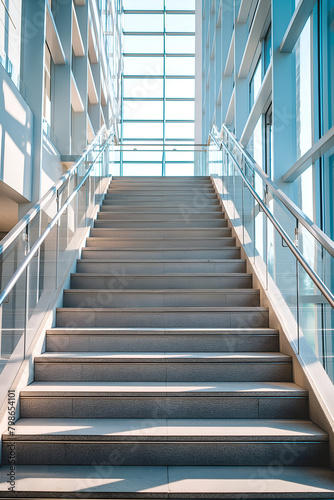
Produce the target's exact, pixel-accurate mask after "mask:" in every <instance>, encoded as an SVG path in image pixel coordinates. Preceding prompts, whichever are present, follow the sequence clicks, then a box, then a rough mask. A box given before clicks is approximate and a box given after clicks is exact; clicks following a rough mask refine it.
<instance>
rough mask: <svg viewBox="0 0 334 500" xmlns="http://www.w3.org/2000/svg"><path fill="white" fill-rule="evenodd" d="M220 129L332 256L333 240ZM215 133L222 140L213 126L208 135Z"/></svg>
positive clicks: (231, 135)
mask: <svg viewBox="0 0 334 500" xmlns="http://www.w3.org/2000/svg"><path fill="white" fill-rule="evenodd" d="M222 130H224V132H226V134H227V135H228V137H229V138H230V139H231V140H232V141H233V143H234V145H235V146H236V147H237V148H238V150H239V151H240V153H241V154H242V155H243V156H244V157H245V158H246V160H247V162H248V163H249V164H250V167H251V168H252V169H253V170H255V172H256V173H257V174H258V175H259V177H261V179H262V180H263V182H264V183H265V184H266V185H267V186H268V187H269V189H270V190H271V191H272V192H273V193H274V195H275V196H276V197H277V198H278V199H279V200H280V201H281V202H282V203H283V205H284V206H285V208H287V210H288V211H289V212H290V213H291V214H292V215H293V216H294V217H295V218H296V219H297V220H298V222H300V224H302V225H303V226H304V227H305V229H307V231H308V232H309V233H311V235H312V236H313V238H315V239H316V240H317V241H318V242H319V243H320V245H321V246H322V247H324V248H325V250H326V251H327V252H328V253H329V254H330V255H331V256H332V257H334V242H333V240H331V239H330V238H329V237H328V236H327V235H326V234H325V233H324V232H323V231H322V230H321V229H320V228H319V227H318V226H317V225H315V224H314V223H313V222H312V221H311V219H310V218H309V217H307V215H306V214H305V213H304V212H303V211H302V210H301V209H300V208H299V207H298V206H297V205H296V204H295V203H294V202H293V201H292V200H290V198H289V197H288V196H287V195H286V194H285V193H283V191H282V190H281V189H279V188H278V187H277V186H276V184H275V183H274V182H273V181H272V180H271V179H270V177H269V176H268V175H267V174H266V173H265V172H264V171H263V170H262V168H260V167H259V166H258V165H257V164H256V162H255V161H254V160H253V158H252V157H251V155H250V154H249V153H248V151H247V150H246V149H245V148H244V147H243V146H242V145H241V144H240V143H239V141H238V140H237V138H236V137H235V135H234V134H233V133H232V132H231V131H230V130H229V129H228V128H227V127H226V125H223V126H222ZM214 133H216V134H217V136H218V137H219V140H220V141H222V137H221V136H222V133H220V134H219V132H218V129H217V128H216V127H213V129H212V132H211V134H210V136H211V137H212V138H213V134H214Z"/></svg>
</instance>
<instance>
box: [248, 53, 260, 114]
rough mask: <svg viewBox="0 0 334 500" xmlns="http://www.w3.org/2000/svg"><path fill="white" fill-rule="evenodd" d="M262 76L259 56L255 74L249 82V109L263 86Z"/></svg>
mask: <svg viewBox="0 0 334 500" xmlns="http://www.w3.org/2000/svg"><path fill="white" fill-rule="evenodd" d="M261 83H262V78H261V57H260V58H259V60H258V62H257V64H256V66H255V70H254V73H253V76H252V78H251V80H250V83H249V110H251V109H252V107H253V104H254V102H255V99H256V97H257V94H258V93H259V90H260V88H261Z"/></svg>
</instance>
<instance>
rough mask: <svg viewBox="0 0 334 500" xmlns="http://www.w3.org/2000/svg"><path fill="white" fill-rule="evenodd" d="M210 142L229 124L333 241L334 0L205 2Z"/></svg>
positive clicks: (205, 103) (205, 129) (205, 126)
mask: <svg viewBox="0 0 334 500" xmlns="http://www.w3.org/2000/svg"><path fill="white" fill-rule="evenodd" d="M201 8H202V13H201V14H200V13H199V12H198V15H201V18H202V31H203V36H202V89H203V91H202V125H201V127H202V140H203V141H205V140H207V137H208V133H209V131H210V129H211V127H212V125H214V124H215V125H217V127H218V128H220V127H221V125H222V124H223V123H225V124H226V125H227V126H228V128H229V129H230V130H231V131H232V132H233V133H234V134H235V135H236V137H237V139H238V140H240V141H241V143H242V144H243V145H244V146H246V147H247V148H248V149H249V151H250V152H251V153H252V155H253V157H254V159H255V160H256V162H257V163H258V165H259V166H260V167H261V168H263V169H264V171H265V172H266V173H267V174H268V175H269V176H270V177H271V178H272V179H273V180H274V182H275V183H276V184H277V185H278V186H279V187H280V189H282V190H283V191H284V192H285V193H286V194H287V195H288V196H289V197H290V198H291V199H292V200H293V201H294V202H295V203H296V204H297V205H298V206H299V207H300V208H301V209H302V210H303V211H304V212H305V214H306V215H308V217H309V218H310V219H311V220H312V221H313V222H315V223H316V224H317V225H318V226H319V227H320V228H321V229H322V230H323V231H324V232H325V233H326V234H327V235H328V236H329V237H330V238H332V239H333V237H334V232H333V223H334V216H333V213H334V212H333V181H334V162H333V158H334V155H333V153H334V149H333V117H334V103H333V88H334V81H333V78H334V74H333V71H334V2H333V0H318V1H316V0H312V1H306V0H300V1H299V0H204V1H203V2H202V5H201Z"/></svg>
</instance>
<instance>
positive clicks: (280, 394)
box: [0, 177, 334, 499]
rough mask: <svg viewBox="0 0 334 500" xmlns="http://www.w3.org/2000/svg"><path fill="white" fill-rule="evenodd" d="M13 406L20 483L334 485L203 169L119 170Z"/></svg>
mask: <svg viewBox="0 0 334 500" xmlns="http://www.w3.org/2000/svg"><path fill="white" fill-rule="evenodd" d="M20 416H21V418H20V419H19V420H18V422H17V423H16V432H15V435H14V436H9V435H5V436H4V440H3V464H6V463H7V460H8V458H9V450H10V448H9V447H8V446H7V445H8V444H9V443H13V442H14V444H15V453H16V464H17V483H16V489H15V496H16V497H19V498H27V497H30V498H50V497H51V496H52V497H53V498H58V497H62V498H124V499H128V498H141V499H146V498H154V499H155V498H174V499H181V498H190V499H191V498H215V499H218V498H225V499H232V498H233V499H234V498H235V499H236V498H241V497H243V498H254V499H255V498H256V499H259V498H277V499H278V498H281V499H282V498H327V499H328V498H334V477H333V476H334V474H333V471H331V470H330V469H329V468H328V437H327V435H326V433H325V432H323V431H322V430H321V429H320V428H319V427H317V426H316V425H314V424H313V423H312V422H311V421H310V420H309V419H308V395H307V392H306V391H305V390H304V389H303V388H301V387H299V386H297V385H296V384H294V383H293V382H292V362H291V358H290V357H289V356H287V355H284V354H282V353H280V352H279V336H278V331H276V330H274V329H272V328H270V327H269V317H268V310H267V308H265V307H261V304H260V294H259V291H258V290H255V289H253V288H252V276H251V275H250V274H248V273H247V272H246V262H245V260H243V259H241V258H240V248H238V247H236V241H235V238H234V237H232V235H231V229H230V228H229V227H228V221H227V220H226V219H225V218H224V214H223V212H222V208H221V206H220V204H219V201H218V198H217V196H216V194H215V191H214V189H213V185H212V183H211V180H210V178H208V177H200V178H183V177H178V178H173V177H165V178H154V177H149V178H131V177H128V178H121V177H116V178H114V179H113V180H112V182H111V183H110V186H109V189H108V193H107V195H106V196H105V199H104V202H103V204H102V206H101V210H100V212H99V214H98V217H97V220H96V221H95V225H94V228H93V229H92V230H91V234H90V237H89V238H88V239H87V244H86V247H85V248H84V249H83V251H82V257H81V259H80V260H78V263H77V272H76V273H75V274H73V275H72V276H71V288H70V289H69V290H65V292H64V303H63V307H62V308H60V309H58V310H57V326H56V328H53V329H52V330H50V331H48V332H47V337H46V352H45V353H43V354H42V355H40V356H38V357H37V358H35V380H34V382H33V383H32V384H30V385H29V386H27V387H26V388H25V389H23V390H22V391H21V393H20ZM7 472H8V470H7V469H6V467H5V466H3V467H2V468H1V489H2V491H1V492H0V497H1V498H5V497H7V496H8V497H10V496H13V493H9V492H7V491H6V490H7V485H6V481H7V478H5V474H6V473H7Z"/></svg>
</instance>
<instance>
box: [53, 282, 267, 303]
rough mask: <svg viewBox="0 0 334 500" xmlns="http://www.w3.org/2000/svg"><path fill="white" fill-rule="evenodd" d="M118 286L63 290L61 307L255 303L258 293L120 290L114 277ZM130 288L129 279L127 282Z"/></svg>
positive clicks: (242, 291) (227, 290)
mask: <svg viewBox="0 0 334 500" xmlns="http://www.w3.org/2000/svg"><path fill="white" fill-rule="evenodd" d="M115 283H116V286H117V285H118V286H119V289H115V290H106V289H104V288H101V289H95V290H94V289H90V290H89V289H77V290H76V289H73V290H72V289H70V290H64V298H63V306H64V307H90V308H92V307H98V308H103V307H105V308H123V309H125V308H140V307H146V308H156V307H158V308H161V307H169V308H170V307H258V306H259V305H260V293H259V291H257V290H252V289H246V290H242V289H226V290H223V289H217V290H205V289H203V290H201V291H200V290H198V289H194V290H187V289H180V290H173V289H171V290H166V289H156V290H150V289H146V290H145V289H142V290H140V289H137V290H133V289H129V290H125V289H124V290H122V289H121V286H122V282H121V281H119V280H118V281H117V280H115ZM129 286H130V288H131V283H129Z"/></svg>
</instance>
